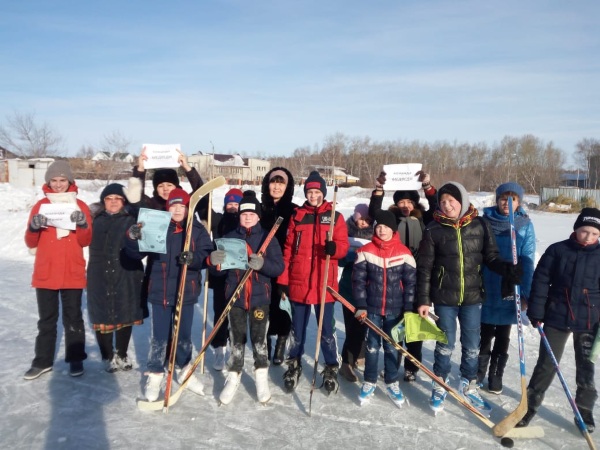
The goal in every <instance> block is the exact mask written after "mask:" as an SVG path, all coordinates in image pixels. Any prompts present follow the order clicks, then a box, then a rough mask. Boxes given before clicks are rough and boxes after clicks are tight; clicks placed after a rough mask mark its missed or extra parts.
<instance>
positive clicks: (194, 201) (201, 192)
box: [163, 176, 225, 414]
mask: <svg viewBox="0 0 600 450" xmlns="http://www.w3.org/2000/svg"><path fill="white" fill-rule="evenodd" d="M224 184H225V178H224V177H222V176H220V177H217V178H214V179H212V180H210V181H208V182H207V183H205V184H203V185H202V186H201V187H200V188H199V189H197V190H196V191H195V192H193V193H192V195H191V196H190V201H189V203H188V217H187V223H186V227H185V241H184V244H183V251H184V252H187V251H189V250H190V244H191V242H192V227H193V225H194V210H195V209H196V205H198V202H199V201H200V199H201V198H202V197H204V196H205V195H206V194H209V193H210V192H211V191H212V190H214V189H216V188H218V187H221V186H223V185H224ZM187 268H188V266H187V264H183V267H182V268H181V275H180V277H179V289H178V291H177V300H176V302H175V314H174V317H173V335H172V337H171V351H170V353H169V365H168V368H167V381H166V384H165V400H164V403H163V412H164V413H165V414H166V413H167V412H169V395H170V394H171V385H172V383H173V372H174V370H175V356H176V355H177V341H178V340H179V322H180V321H181V313H182V311H183V308H182V306H183V296H184V295H183V294H184V292H185V280H186V277H187Z"/></svg>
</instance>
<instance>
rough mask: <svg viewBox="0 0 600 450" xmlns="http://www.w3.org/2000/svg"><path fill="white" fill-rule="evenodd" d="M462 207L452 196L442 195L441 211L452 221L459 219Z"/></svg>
mask: <svg viewBox="0 0 600 450" xmlns="http://www.w3.org/2000/svg"><path fill="white" fill-rule="evenodd" d="M461 208H462V206H461V204H460V202H459V201H458V200H456V199H455V198H454V197H452V196H451V195H450V194H442V197H441V198H440V209H441V210H442V212H443V213H444V215H445V216H448V217H449V218H451V219H458V217H459V216H460V210H461Z"/></svg>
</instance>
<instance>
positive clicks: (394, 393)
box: [385, 381, 406, 408]
mask: <svg viewBox="0 0 600 450" xmlns="http://www.w3.org/2000/svg"><path fill="white" fill-rule="evenodd" d="M385 393H386V394H387V396H388V397H389V398H390V400H392V401H393V402H394V405H396V406H397V407H398V408H400V407H401V406H402V405H403V404H404V402H405V400H406V399H405V398H404V394H403V393H402V390H401V389H400V385H399V384H398V382H397V381H395V382H394V383H389V384H387V385H386V388H385Z"/></svg>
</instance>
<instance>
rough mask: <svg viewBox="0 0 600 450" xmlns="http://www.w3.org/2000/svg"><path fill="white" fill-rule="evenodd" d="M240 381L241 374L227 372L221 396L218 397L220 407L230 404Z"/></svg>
mask: <svg viewBox="0 0 600 450" xmlns="http://www.w3.org/2000/svg"><path fill="white" fill-rule="evenodd" d="M241 381H242V372H229V375H227V380H225V387H224V388H223V390H222V391H221V395H219V402H221V404H222V405H228V404H230V403H231V400H233V396H234V395H235V393H236V391H237V389H238V387H239V385H240V382H241Z"/></svg>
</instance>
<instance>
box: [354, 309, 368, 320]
mask: <svg viewBox="0 0 600 450" xmlns="http://www.w3.org/2000/svg"><path fill="white" fill-rule="evenodd" d="M354 317H356V320H358V321H359V322H360V323H363V322H364V321H365V319H366V318H367V310H366V309H357V310H356V312H355V313H354Z"/></svg>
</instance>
